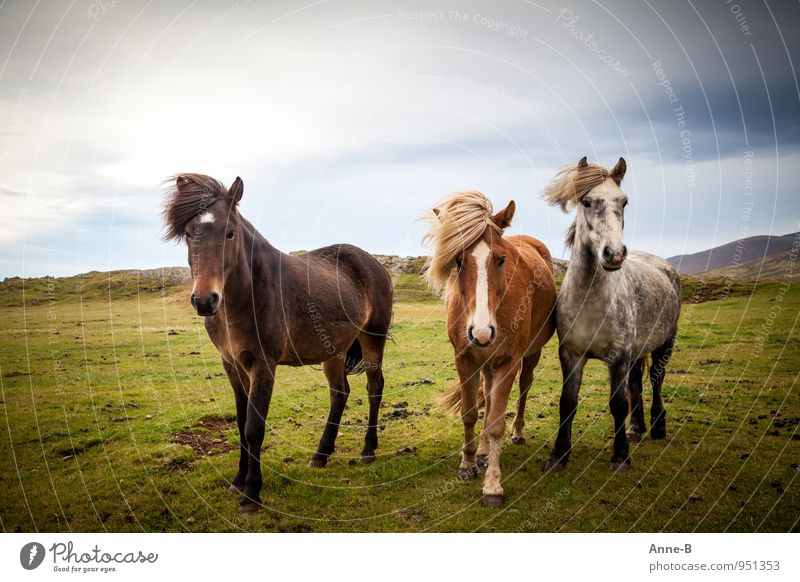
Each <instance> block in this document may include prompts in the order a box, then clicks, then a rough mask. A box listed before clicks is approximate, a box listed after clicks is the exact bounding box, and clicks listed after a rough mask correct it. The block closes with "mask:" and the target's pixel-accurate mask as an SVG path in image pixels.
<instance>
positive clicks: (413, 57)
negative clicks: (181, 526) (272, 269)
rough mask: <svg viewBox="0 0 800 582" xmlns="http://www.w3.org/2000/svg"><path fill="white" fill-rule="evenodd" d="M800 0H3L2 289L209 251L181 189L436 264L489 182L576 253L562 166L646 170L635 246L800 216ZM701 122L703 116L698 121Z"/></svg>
mask: <svg viewBox="0 0 800 582" xmlns="http://www.w3.org/2000/svg"><path fill="white" fill-rule="evenodd" d="M798 25H800V9H798V4H797V3H796V2H777V3H770V5H769V6H767V4H765V3H761V2H754V1H753V2H751V1H747V0H743V1H739V0H737V1H736V2H733V1H732V2H726V1H725V0H714V1H704V2H680V1H678V2H669V3H665V2H653V1H652V0H650V1H649V2H647V1H645V2H643V3H641V4H638V3H635V2H631V1H629V0H628V1H619V2H616V1H615V2H602V3H601V2H583V1H581V2H570V1H564V2H548V1H542V2H535V3H534V2H528V1H523V0H511V1H505V2H455V1H454V2H450V3H446V4H445V3H441V4H440V5H439V6H438V7H437V2H430V1H425V2H422V1H416V2H376V1H374V0H370V1H364V2H355V1H335V0H330V1H324V0H321V1H318V2H313V3H308V4H306V3H304V2H291V3H290V2H285V3H284V2H274V1H271V2H269V3H266V2H264V3H261V2H252V3H248V2H246V1H244V0H239V1H238V2H231V3H225V2H202V1H198V2H190V1H188V0H177V1H175V2H161V3H156V2H150V3H145V2H139V1H134V0H118V1H116V2H115V1H114V0H105V1H97V2H89V1H84V0H75V1H72V2H69V1H63V2H61V1H48V2H31V1H20V2H13V1H5V2H3V3H2V4H1V5H0V204H2V211H0V277H5V276H13V275H26V276H39V275H44V274H52V275H67V274H75V273H79V272H84V271H89V270H110V269H118V268H151V267H159V266H167V265H182V264H186V253H185V250H184V249H183V248H181V247H179V246H176V245H174V244H172V243H162V242H161V241H160V238H159V237H160V233H161V229H162V227H161V224H160V222H159V212H160V202H161V190H160V184H161V181H162V180H163V179H164V177H166V176H168V175H171V174H175V173H176V172H186V171H191V172H200V173H205V174H210V175H212V176H215V177H217V178H219V179H220V180H222V181H223V182H224V183H225V184H229V183H231V182H232V181H233V179H234V178H235V177H236V176H241V177H242V179H243V180H244V184H245V194H244V198H243V201H242V207H241V210H242V213H243V214H244V215H245V216H247V217H248V218H249V219H250V220H252V221H253V222H254V223H255V224H256V226H257V227H258V229H259V230H260V231H261V233H262V234H263V235H264V236H266V237H267V239H269V240H270V241H271V242H272V243H273V244H274V245H275V246H277V247H278V248H280V249H282V250H284V251H287V252H288V251H291V250H296V249H310V248H315V247H319V246H323V245H327V244H331V243H335V242H349V243H353V244H356V245H359V246H361V247H363V248H364V249H366V250H368V251H371V252H375V253H389V254H399V255H417V254H421V253H422V252H423V249H422V247H421V246H420V238H421V234H422V232H421V226H420V225H419V224H415V222H414V220H415V218H416V217H417V216H418V215H419V214H420V213H421V212H422V211H423V210H424V209H425V208H427V207H429V206H431V205H432V204H433V203H434V202H435V201H436V200H438V199H439V198H441V197H442V196H443V195H445V194H447V193H448V192H451V191H454V190H459V189H464V188H473V189H479V190H482V191H483V192H485V193H486V194H488V195H489V196H490V198H491V199H492V200H493V201H494V203H495V206H496V207H498V208H499V207H501V206H504V205H505V204H506V203H507V202H508V200H510V199H514V200H516V202H517V208H518V211H517V218H516V220H515V222H514V225H513V229H512V230H511V232H513V233H528V234H532V235H534V236H537V237H539V238H541V239H542V240H543V241H545V243H547V244H548V246H549V247H550V248H551V250H552V252H553V254H554V255H555V256H565V254H566V252H565V250H564V244H563V233H564V229H565V228H566V226H567V225H568V223H569V221H570V217H568V216H566V215H563V214H561V212H560V211H559V210H558V209H552V208H548V207H547V206H545V205H544V203H543V202H542V201H541V200H540V198H539V194H540V191H541V189H542V187H543V185H544V184H545V183H546V182H547V181H549V180H550V178H551V177H552V176H553V174H554V173H555V172H556V171H557V168H558V167H559V166H560V165H562V164H564V163H574V162H576V161H577V160H578V159H579V158H580V157H581V156H583V155H588V157H589V160H590V161H595V162H599V163H603V164H605V165H609V166H610V165H613V164H614V163H615V162H616V160H617V159H618V158H619V156H624V157H625V158H626V160H627V161H628V168H629V171H628V175H627V177H626V179H625V181H624V182H623V189H624V190H625V191H626V193H627V194H628V195H629V197H630V199H631V204H630V206H629V207H628V211H627V215H626V233H625V234H626V242H627V243H628V246H629V247H631V248H638V249H643V250H647V251H650V252H654V253H657V254H660V255H663V256H671V255H675V254H680V253H685V252H695V251H698V250H702V249H704V248H707V247H710V246H713V245H716V244H720V243H724V242H728V241H731V240H735V239H737V238H740V237H741V236H743V235H748V234H765V233H773V234H786V233H789V232H794V231H797V230H800V197H798V186H797V184H798V181H799V180H800V148H798V145H800V91H799V90H798V80H797V75H796V73H795V70H794V67H793V63H800V59H799V58H798V56H800V51H798V48H799V46H800V39H798V35H797V32H796V31H797V27H798ZM681 124H683V125H681Z"/></svg>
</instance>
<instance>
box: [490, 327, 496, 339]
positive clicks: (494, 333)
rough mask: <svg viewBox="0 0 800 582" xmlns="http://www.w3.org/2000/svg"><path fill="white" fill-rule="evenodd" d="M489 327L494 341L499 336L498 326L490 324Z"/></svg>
mask: <svg viewBox="0 0 800 582" xmlns="http://www.w3.org/2000/svg"><path fill="white" fill-rule="evenodd" d="M489 329H490V330H491V332H492V341H494V338H496V337H497V328H496V327H495V326H493V325H490V326H489Z"/></svg>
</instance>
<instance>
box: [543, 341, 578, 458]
mask: <svg viewBox="0 0 800 582" xmlns="http://www.w3.org/2000/svg"><path fill="white" fill-rule="evenodd" d="M558 359H559V360H560V361H561V375H562V377H563V379H564V380H563V384H562V386H561V400H560V402H559V417H560V419H559V420H560V424H559V426H558V436H557V437H556V444H555V446H554V447H553V452H552V453H550V457H548V459H547V462H546V463H545V466H544V470H545V471H548V472H551V473H552V472H556V471H561V470H563V469H564V468H565V467H566V466H567V461H568V460H569V454H570V451H571V450H572V421H573V420H574V419H575V413H576V412H577V411H578V392H579V391H580V388H581V380H582V379H583V367H584V366H585V365H586V357H585V356H584V355H583V354H576V353H574V352H573V351H572V350H570V349H569V348H567V347H566V346H565V345H564V344H561V346H560V347H559V349H558Z"/></svg>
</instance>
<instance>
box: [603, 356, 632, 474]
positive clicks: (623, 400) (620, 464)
mask: <svg viewBox="0 0 800 582" xmlns="http://www.w3.org/2000/svg"><path fill="white" fill-rule="evenodd" d="M608 367H609V371H610V373H611V374H610V375H611V397H610V399H609V407H610V408H611V414H612V416H613V417H614V454H613V456H612V457H611V470H612V471H627V470H628V467H630V464H631V458H630V456H629V455H628V437H627V435H626V434H625V421H626V420H627V418H628V396H627V392H628V376H629V374H630V369H631V359H630V355H628V354H621V355H619V356H617V358H615V359H614V360H613V361H612V362H610V363H609V366H608Z"/></svg>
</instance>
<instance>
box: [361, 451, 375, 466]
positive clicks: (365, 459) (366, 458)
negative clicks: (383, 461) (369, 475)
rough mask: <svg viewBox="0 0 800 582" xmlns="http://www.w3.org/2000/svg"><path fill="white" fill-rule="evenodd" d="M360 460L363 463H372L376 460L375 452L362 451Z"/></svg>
mask: <svg viewBox="0 0 800 582" xmlns="http://www.w3.org/2000/svg"><path fill="white" fill-rule="evenodd" d="M359 461H361V464H363V465H371V464H372V463H374V462H375V453H361V457H359Z"/></svg>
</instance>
